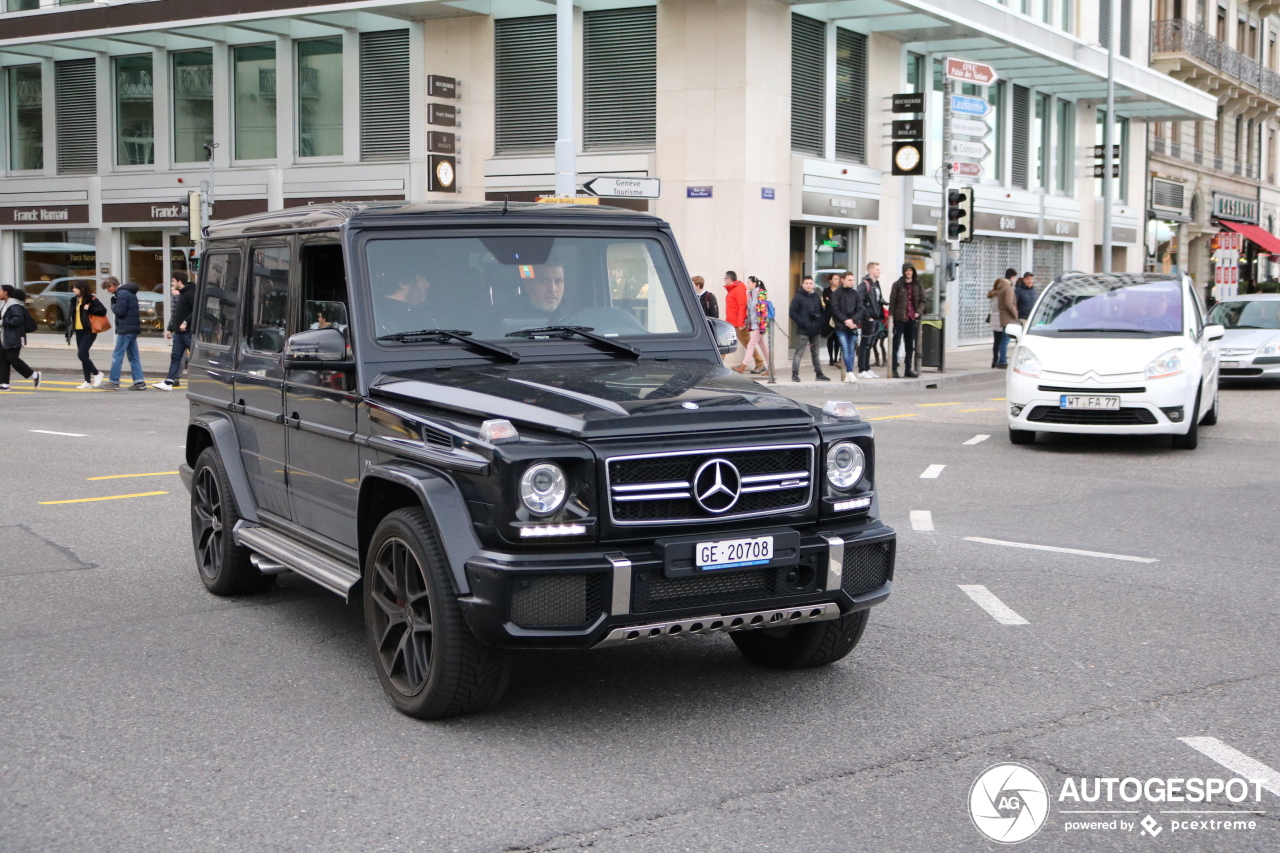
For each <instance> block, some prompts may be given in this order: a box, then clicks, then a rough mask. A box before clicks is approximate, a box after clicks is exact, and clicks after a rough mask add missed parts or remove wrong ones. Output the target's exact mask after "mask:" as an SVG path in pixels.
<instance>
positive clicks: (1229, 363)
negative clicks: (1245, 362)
mask: <svg viewBox="0 0 1280 853" xmlns="http://www.w3.org/2000/svg"><path fill="white" fill-rule="evenodd" d="M1218 366H1219V367H1239V366H1240V362H1238V361H1224V362H1222V363H1221V364H1219V365H1218Z"/></svg>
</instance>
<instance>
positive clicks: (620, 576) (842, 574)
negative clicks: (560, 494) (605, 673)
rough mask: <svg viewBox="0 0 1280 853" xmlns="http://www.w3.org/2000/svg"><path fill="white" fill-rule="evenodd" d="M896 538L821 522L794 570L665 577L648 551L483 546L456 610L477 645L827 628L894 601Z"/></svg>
mask: <svg viewBox="0 0 1280 853" xmlns="http://www.w3.org/2000/svg"><path fill="white" fill-rule="evenodd" d="M775 529H776V528H775ZM751 532H752V531H750V530H735V531H733V532H732V534H727V535H726V537H725V538H727V536H734V537H737V536H749V535H751ZM896 541H897V534H896V533H895V532H894V531H893V529H892V528H889V527H887V526H885V525H884V524H883V523H881V522H880V521H862V522H858V523H853V522H844V523H841V524H830V525H824V526H822V527H821V528H819V527H817V526H814V527H812V528H806V529H804V530H803V531H802V532H801V537H800V548H799V552H798V562H796V563H795V564H794V565H792V566H779V567H772V568H770V567H762V568H758V569H744V570H732V571H723V572H716V573H705V574H699V575H693V576H690V577H668V576H667V575H666V573H665V568H664V564H663V561H662V557H661V554H660V553H659V552H658V551H657V550H656V549H655V548H654V547H652V546H649V547H640V548H628V549H624V550H617V551H605V550H599V551H590V552H577V553H565V554H557V555H542V554H538V555H527V554H502V553H496V552H492V551H486V552H482V553H481V554H479V555H477V556H476V557H475V558H473V559H472V560H470V561H469V562H468V563H467V566H466V570H467V579H468V581H469V583H470V587H471V592H470V594H469V595H465V596H463V597H462V598H461V599H459V604H460V605H461V607H462V611H463V615H464V616H465V618H466V620H467V623H468V624H469V625H470V627H471V629H472V631H474V632H475V634H476V635H477V636H478V637H479V638H480V639H482V640H484V641H485V642H487V643H490V644H492V645H497V646H504V647H522V648H591V647H596V646H612V645H624V644H628V643H631V642H636V641H639V640H642V639H652V638H656V637H661V636H673V635H676V634H679V633H691V634H709V633H720V632H723V631H736V630H750V629H752V628H767V627H771V626H778V625H784V624H797V623H801V622H809V621H821V620H822V619H831V618H836V617H838V616H840V615H843V614H846V613H852V612H854V611H857V610H865V609H867V608H869V607H873V606H875V605H876V604H879V603H880V602H882V601H884V600H885V599H886V598H888V596H889V591H890V587H891V586H892V581H893V570H894V557H895V551H896ZM735 620H736V621H735ZM557 621H559V622H560V623H562V624H556V623H557ZM564 623H567V624H564Z"/></svg>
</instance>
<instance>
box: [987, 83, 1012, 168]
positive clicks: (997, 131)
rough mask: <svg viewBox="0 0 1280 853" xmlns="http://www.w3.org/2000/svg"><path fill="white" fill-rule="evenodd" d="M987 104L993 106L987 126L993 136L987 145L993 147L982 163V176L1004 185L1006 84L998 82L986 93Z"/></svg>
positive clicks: (989, 138) (988, 139)
mask: <svg viewBox="0 0 1280 853" xmlns="http://www.w3.org/2000/svg"><path fill="white" fill-rule="evenodd" d="M985 97H986V99H987V103H989V104H990V105H991V111H990V112H988V113H987V118H986V121H987V126H988V127H990V128H991V135H990V136H988V137H987V144H988V145H989V146H990V147H991V153H990V154H988V155H987V156H986V158H985V159H984V160H983V161H982V176H983V177H984V178H985V179H986V180H987V181H994V182H996V183H1004V158H1005V151H1006V148H1007V146H1006V144H1005V139H1004V127H1005V121H1006V120H1007V116H1006V114H1005V109H1004V83H1003V82H998V83H996V85H994V86H991V87H989V88H988V89H987V91H986V96H985Z"/></svg>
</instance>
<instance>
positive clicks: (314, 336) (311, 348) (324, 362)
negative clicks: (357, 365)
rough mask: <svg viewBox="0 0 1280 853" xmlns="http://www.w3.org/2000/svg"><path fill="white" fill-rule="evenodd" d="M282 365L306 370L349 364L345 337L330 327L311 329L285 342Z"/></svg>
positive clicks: (349, 356) (349, 357)
mask: <svg viewBox="0 0 1280 853" xmlns="http://www.w3.org/2000/svg"><path fill="white" fill-rule="evenodd" d="M284 363H285V366H286V367H293V368H299V369H302V370H306V369H307V368H310V367H320V366H329V367H334V366H338V365H341V364H343V363H346V364H350V363H351V355H350V353H349V352H348V348H347V336H346V335H344V334H343V333H342V332H341V331H340V330H338V329H336V328H333V327H332V326H330V327H328V328H324V329H311V330H309V331H306V332H298V334H296V335H294V336H293V337H291V338H289V340H287V341H285V345H284Z"/></svg>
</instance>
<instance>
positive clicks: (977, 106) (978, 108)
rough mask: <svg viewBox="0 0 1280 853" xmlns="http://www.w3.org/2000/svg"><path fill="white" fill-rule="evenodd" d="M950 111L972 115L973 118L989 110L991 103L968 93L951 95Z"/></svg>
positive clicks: (979, 116)
mask: <svg viewBox="0 0 1280 853" xmlns="http://www.w3.org/2000/svg"><path fill="white" fill-rule="evenodd" d="M951 112H953V113H959V114H960V115H964V116H973V117H974V118H983V117H984V116H986V114H987V113H989V112H991V105H990V104H988V103H987V102H986V101H984V100H983V99H982V98H974V97H971V96H969V95H952V96H951Z"/></svg>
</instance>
